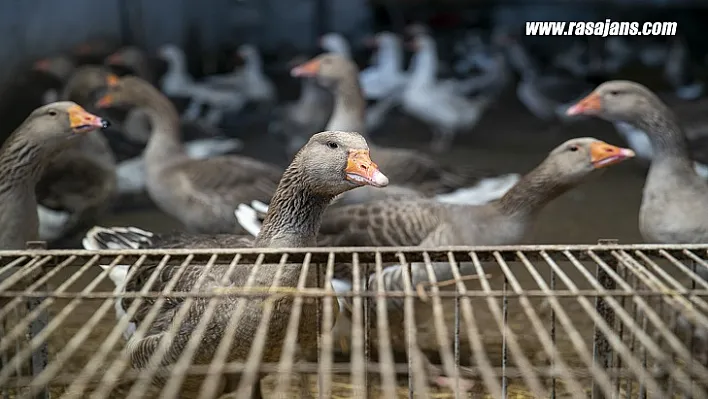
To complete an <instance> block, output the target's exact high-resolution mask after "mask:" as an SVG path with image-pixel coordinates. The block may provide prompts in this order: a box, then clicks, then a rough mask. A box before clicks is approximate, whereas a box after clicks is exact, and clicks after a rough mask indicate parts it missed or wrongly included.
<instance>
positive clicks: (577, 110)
mask: <svg viewBox="0 0 708 399" xmlns="http://www.w3.org/2000/svg"><path fill="white" fill-rule="evenodd" d="M582 112H583V109H582V107H581V106H580V105H579V104H575V105H573V106H572V107H570V108H568V109H567V110H566V111H565V114H566V115H568V116H575V115H580V114H581V113H582Z"/></svg>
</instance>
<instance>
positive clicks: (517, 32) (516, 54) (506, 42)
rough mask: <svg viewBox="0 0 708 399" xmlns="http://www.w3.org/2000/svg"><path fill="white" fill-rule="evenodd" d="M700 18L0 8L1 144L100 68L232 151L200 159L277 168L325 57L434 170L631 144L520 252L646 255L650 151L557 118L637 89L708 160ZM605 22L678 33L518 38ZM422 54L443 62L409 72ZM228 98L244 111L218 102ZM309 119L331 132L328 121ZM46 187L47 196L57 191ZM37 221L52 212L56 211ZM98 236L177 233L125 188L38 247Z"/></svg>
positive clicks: (636, 12)
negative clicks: (590, 248)
mask: <svg viewBox="0 0 708 399" xmlns="http://www.w3.org/2000/svg"><path fill="white" fill-rule="evenodd" d="M707 16H708V3H704V2H688V1H666V0H663V1H662V0H656V1H653V2H652V1H647V0H643V1H630V0H618V1H615V2H599V1H583V2H580V1H573V2H570V1H568V2H561V1H558V2H549V1H543V2H536V1H515V2H511V1H505V2H495V1H453V0H450V1H442V0H437V1H422V0H420V1H418V0H407V1H394V0H387V1H373V0H370V1H368V0H199V1H197V0H64V1H61V2H57V1H51V0H21V1H20V0H12V1H5V2H2V3H0V37H2V38H3V40H4V43H3V46H0V59H1V60H2V66H1V67H0V84H1V85H2V87H3V90H2V91H1V92H0V93H1V94H0V126H1V127H2V128H1V130H0V131H1V132H2V134H3V138H6V137H7V136H8V135H9V134H10V133H11V132H12V131H13V130H14V129H15V128H16V127H17V126H18V125H19V124H20V123H21V122H22V121H23V120H24V118H25V117H26V116H27V115H28V114H29V113H30V112H31V111H32V110H33V109H34V108H36V107H38V106H40V105H42V104H44V103H46V102H49V101H54V100H57V99H59V98H61V97H62V92H63V90H64V89H65V87H64V86H65V85H66V83H67V82H68V81H69V80H70V78H71V76H72V74H73V72H74V71H75V69H76V68H77V67H79V66H81V65H86V64H95V65H102V66H105V67H106V68H110V70H111V71H113V72H114V73H116V74H118V75H125V74H137V75H138V76H141V77H143V78H144V79H146V80H149V81H151V82H153V83H154V84H155V85H156V86H157V87H159V88H160V89H161V90H162V91H163V92H164V93H165V94H166V95H168V96H169V97H170V99H172V100H173V101H174V103H175V104H176V105H177V108H178V110H179V111H180V113H181V114H182V117H183V120H187V121H190V122H194V123H196V124H198V125H199V126H201V130H200V131H202V132H204V131H206V132H208V133H205V135H206V136H209V137H221V138H224V139H225V140H226V141H220V142H219V144H218V145H217V146H216V148H215V147H214V146H213V145H211V146H210V145H206V146H203V147H196V146H195V149H194V151H195V152H194V153H193V155H194V156H199V157H208V156H214V155H220V154H222V153H239V154H244V155H248V156H250V157H254V158H257V159H260V160H264V161H267V162H270V163H273V164H277V165H280V166H285V165H287V164H288V163H289V160H290V159H291V156H292V154H293V151H294V150H296V149H297V148H299V146H300V145H301V144H302V143H303V140H306V139H307V137H309V135H311V134H312V133H313V131H311V130H308V129H300V130H299V131H298V129H295V128H293V125H294V123H295V122H293V120H292V117H293V112H289V110H292V109H294V108H292V106H293V105H294V104H297V103H298V102H303V101H305V99H304V97H305V96H304V95H303V94H304V93H301V92H302V91H303V90H302V87H304V85H303V83H302V80H301V79H298V78H295V77H292V76H291V73H290V71H291V69H292V68H293V67H294V66H296V65H298V64H300V63H302V62H305V61H307V60H308V59H310V58H311V57H313V56H315V55H317V54H319V53H322V52H339V53H342V54H346V55H347V56H349V57H352V58H353V59H354V60H355V61H356V62H357V64H358V66H359V68H360V70H361V71H362V72H361V74H360V76H359V78H360V83H361V85H362V90H363V92H364V94H365V97H366V99H367V104H368V111H367V128H368V134H369V137H370V139H371V140H373V141H375V142H376V143H377V144H378V143H380V144H383V145H387V146H397V147H405V148H416V149H419V150H421V151H424V152H425V153H428V154H431V155H432V156H433V157H435V158H437V159H439V160H441V162H446V163H451V164H459V165H465V166H466V167H467V166H468V167H470V168H476V169H479V170H484V171H492V172H493V173H499V174H502V173H509V172H514V173H521V174H523V173H526V172H528V171H529V170H530V169H531V168H533V167H534V166H535V165H537V164H538V163H539V162H540V161H541V160H542V159H543V158H544V157H545V156H546V155H547V154H548V152H549V151H550V150H551V149H553V148H554V147H555V146H557V145H558V144H560V143H561V142H563V141H565V140H567V139H569V138H573V137H583V136H593V137H597V138H600V139H603V140H605V141H607V142H609V143H611V144H616V145H620V146H632V148H634V149H635V151H637V153H638V154H639V155H640V156H639V157H637V160H636V161H632V162H627V163H626V164H623V165H619V166H617V167H613V168H612V170H609V171H607V173H605V174H604V175H603V176H602V177H600V178H599V179H596V181H593V182H592V183H590V184H587V185H584V186H582V187H580V188H579V189H578V190H575V191H573V192H571V193H569V194H567V195H566V196H564V197H563V198H561V199H560V200H558V201H555V202H553V203H552V204H551V205H550V206H549V207H548V208H547V209H546V210H544V214H543V218H544V222H543V223H538V227H537V231H536V232H535V234H534V235H533V237H531V238H530V240H531V241H532V242H535V243H593V242H595V241H596V240H597V239H598V238H617V239H619V240H620V242H623V243H628V242H638V241H640V237H639V234H638V231H637V213H638V204H639V200H640V196H641V188H642V185H643V182H644V176H645V173H646V166H647V161H648V160H649V159H650V157H651V154H650V149H649V150H646V146H647V143H646V139H645V138H644V137H642V135H641V133H637V132H632V131H631V129H628V128H627V127H623V126H612V125H610V124H608V123H605V122H602V121H598V120H583V119H581V120H576V119H569V118H566V117H565V114H564V109H565V107H567V106H568V105H569V104H571V103H572V102H573V101H575V100H577V99H579V98H581V97H582V96H583V95H584V94H587V93H588V92H589V90H591V89H592V88H593V87H594V86H596V85H597V84H598V83H601V82H603V81H605V80H610V79H631V80H636V81H639V82H641V83H643V84H645V85H647V86H649V87H650V88H652V89H653V90H656V91H657V93H659V94H660V96H662V98H664V99H665V101H666V102H667V103H668V104H669V105H670V106H671V107H672V108H673V109H674V110H675V111H676V112H677V113H678V114H679V117H680V118H681V121H682V123H684V124H685V126H684V127H685V129H686V130H687V134H688V135H689V137H690V138H691V147H692V151H694V156H695V159H696V161H697V162H699V163H702V162H703V161H706V162H708V151H704V150H703V149H704V148H705V149H706V150H708V146H707V145H706V144H708V141H706V140H702V138H703V137H704V136H707V137H708V112H706V111H708V102H705V97H704V94H705V90H704V86H703V85H704V83H703V81H704V78H705V70H706V55H707V54H708V45H707V44H706V41H705V35H706V30H705V29H706V28H705V26H706V24H705V21H706V20H708V19H707V18H706V17H707ZM605 18H611V19H612V20H614V21H639V22H643V21H675V22H677V23H678V34H677V35H676V36H657V37H606V38H603V37H574V36H563V37H551V36H546V37H543V36H535V37H527V36H525V34H524V22H526V21H578V20H580V21H598V20H605ZM381 32H388V33H387V34H383V35H381ZM416 35H425V36H426V37H430V38H431V39H432V43H433V45H432V46H430V45H421V43H420V42H414V41H411V39H412V38H413V37H414V36H416ZM392 38H393V39H392ZM416 52H419V53H421V57H422V53H423V52H425V53H426V54H428V55H431V57H429V58H428V60H431V59H434V60H436V62H432V63H431V62H428V63H427V64H426V65H427V66H425V67H424V66H422V64H421V65H419V66H417V67H416V65H415V64H416V63H415V62H414V61H413V58H414V55H415V54H416ZM416 68H418V69H422V68H427V69H426V72H425V73H427V74H428V75H430V76H432V78H431V79H432V80H430V81H429V82H428V83H427V86H425V87H426V88H425V89H423V90H418V91H417V92H415V93H414V92H413V91H410V90H407V89H406V88H407V87H408V86H407V85H409V84H410V82H411V81H412V80H413V76H414V74H413V72H418V71H416ZM418 73H419V74H423V72H418ZM170 76H171V77H170ZM184 77H187V78H188V80H187V81H188V82H190V83H189V84H185V83H184V82H185V80H184V79H183V78H184ZM180 79H182V80H180ZM230 79H231V80H230ZM216 82H220V84H216ZM229 84H232V86H229ZM426 90H427V91H426ZM427 92H430V93H432V92H435V93H436V96H437V97H435V98H444V99H445V101H434V102H431V103H430V104H428V105H427V106H424V107H420V106H419V107H413V106H410V103H411V101H414V100H415V99H416V97H415V96H418V97H417V98H418V100H419V102H418V104H419V105H420V103H421V102H423V101H424V100H425V99H426V94H425V93H427ZM225 93H226V94H225ZM405 93H408V94H405ZM404 94H405V95H404ZM224 95H226V96H230V97H229V98H231V99H233V98H232V97H233V96H236V97H235V98H236V100H234V101H222V100H223V98H224ZM431 97H432V96H431ZM450 104H455V106H454V107H453V106H452V105H450ZM460 104H461V105H462V106H460ZM82 105H84V104H82ZM90 105H91V104H88V105H86V106H87V108H88V107H89V106H90ZM421 108H423V110H421ZM451 110H453V111H454V112H451ZM438 111H439V112H438ZM319 112H320V113H324V114H325V119H324V120H325V121H326V118H327V117H328V116H327V115H328V113H329V112H331V111H330V110H328V109H324V108H322V109H319ZM460 114H465V115H467V116H469V115H473V116H472V117H465V118H462V117H461V116H460ZM295 115H300V116H303V114H302V113H298V112H295ZM440 115H442V116H440ZM321 116H322V115H319V117H320V119H321ZM317 117H318V115H315V116H313V118H315V119H316V118H317ZM436 117H437V119H436ZM446 118H447V119H446ZM109 119H110V117H109ZM460 119H464V121H463V122H460V123H456V122H455V121H459V120H460ZM450 120H451V121H452V122H450ZM446 121H447V122H449V123H447V124H446ZM315 125H316V123H315ZM323 127H324V125H322V127H320V128H319V130H321V129H322V128H323ZM129 133H130V132H127V133H126V132H125V131H124V132H112V133H111V134H107V139H108V141H109V142H110V145H111V149H112V151H113V152H114V153H115V158H116V159H115V161H116V164H117V167H118V169H119V170H118V178H119V191H120V190H121V187H123V186H121V184H122V183H121V182H120V179H122V178H126V177H125V176H126V175H129V174H130V173H131V172H130V170H132V169H129V166H130V162H129V161H131V160H134V159H135V158H136V157H139V156H140V153H141V151H142V148H144V145H145V142H146V141H147V138H146V137H142V138H140V137H131V135H130V134H129ZM703 133H705V134H703ZM183 136H185V137H183V138H184V139H185V140H188V139H190V138H189V137H186V133H185V132H183ZM200 137H201V136H199V135H197V138H200ZM441 137H443V138H444V139H441ZM230 139H233V140H230ZM374 160H375V159H374ZM121 167H124V169H120V168H121ZM384 172H385V171H384ZM47 179H49V180H50V181H49V182H48V183H47V184H50V185H51V184H52V183H53V182H52V181H51V179H58V178H57V177H48V178H47ZM127 179H128V180H129V178H127ZM45 183H46V182H45ZM126 184H128V183H126ZM40 200H41V198H40ZM40 202H41V201H40ZM43 205H44V206H46V207H47V208H50V210H53V211H57V212H61V211H62V209H61V205H57V204H54V205H52V204H50V203H45V204H43ZM93 223H100V224H103V225H135V226H139V227H144V228H148V229H150V230H153V231H169V230H173V229H178V228H180V225H179V224H177V223H176V222H175V221H174V220H172V219H171V218H170V217H168V216H166V215H165V214H164V213H162V212H161V211H159V210H158V209H157V208H156V207H155V206H154V205H152V204H151V202H150V201H149V199H146V197H145V195H144V191H140V190H132V191H131V190H130V189H126V190H125V192H119V195H118V196H117V198H116V199H115V200H112V201H111V203H110V211H109V212H105V213H101V215H100V217H96V218H93V219H90V218H89V219H88V220H86V221H83V222H82V224H81V226H79V225H77V226H72V228H62V229H60V231H58V232H45V237H46V238H48V239H49V241H50V242H51V243H52V246H56V247H63V246H67V247H76V246H77V243H78V240H79V238H80V237H81V236H82V234H83V232H84V231H85V228H86V226H89V225H91V224H93Z"/></svg>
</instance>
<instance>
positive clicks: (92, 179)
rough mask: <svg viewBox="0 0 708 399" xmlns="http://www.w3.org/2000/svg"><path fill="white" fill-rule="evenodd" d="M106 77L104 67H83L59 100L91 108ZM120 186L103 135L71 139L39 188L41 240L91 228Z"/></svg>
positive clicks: (52, 164)
mask: <svg viewBox="0 0 708 399" xmlns="http://www.w3.org/2000/svg"><path fill="white" fill-rule="evenodd" d="M107 76H108V73H107V71H105V70H104V69H103V68H101V67H97V66H83V67H79V68H78V69H77V70H76V71H75V72H74V73H73V74H72V75H71V77H70V78H69V80H68V82H67V84H66V85H65V87H64V89H63V92H62V94H61V96H60V97H61V99H62V100H64V101H71V102H73V103H77V104H79V105H87V104H88V106H87V107H86V108H89V109H91V105H92V102H93V98H94V97H93V95H94V94H95V92H96V90H99V89H100V88H102V87H104V85H105V79H106V78H107ZM116 186H117V183H116V160H115V157H114V155H113V152H112V151H111V148H110V146H109V144H108V141H107V140H106V138H105V136H104V135H103V134H102V133H101V132H95V133H94V134H90V135H85V136H82V137H78V138H77V139H75V140H72V143H71V145H70V146H67V147H66V148H65V149H64V151H63V152H62V153H61V154H60V155H58V156H56V157H54V158H52V160H51V161H50V164H49V167H48V168H47V169H46V172H45V173H44V174H43V175H42V177H41V179H40V181H39V182H38V183H37V186H36V187H37V189H36V195H37V200H38V201H39V205H38V206H37V213H38V216H39V227H40V228H39V232H40V234H39V236H40V238H41V239H42V240H44V241H49V242H54V241H56V240H58V239H60V238H62V237H64V236H66V235H67V234H68V233H70V232H71V231H72V230H74V229H75V228H80V227H82V226H84V225H85V224H87V223H93V222H94V221H95V220H96V218H98V217H100V215H102V214H103V212H105V211H106V210H107V209H108V207H109V205H110V203H111V200H112V199H113V198H114V196H115V195H116ZM89 226H90V224H89Z"/></svg>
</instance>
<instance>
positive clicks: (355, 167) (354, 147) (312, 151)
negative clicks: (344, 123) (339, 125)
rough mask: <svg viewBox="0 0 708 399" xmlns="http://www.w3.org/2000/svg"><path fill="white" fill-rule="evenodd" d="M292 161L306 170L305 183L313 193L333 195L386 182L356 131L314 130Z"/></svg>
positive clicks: (379, 185) (377, 185)
mask: <svg viewBox="0 0 708 399" xmlns="http://www.w3.org/2000/svg"><path fill="white" fill-rule="evenodd" d="M293 165H294V166H295V167H296V168H298V169H300V170H303V171H306V179H305V184H306V185H307V186H309V187H308V188H309V189H310V191H311V192H313V193H315V194H320V195H327V196H336V195H339V194H341V193H344V192H346V191H349V190H351V189H354V188H356V187H361V186H365V185H369V186H373V187H385V186H387V185H388V178H387V177H386V176H385V175H384V174H383V173H381V171H380V170H379V168H378V166H377V165H376V164H375V163H374V162H373V161H372V160H371V158H370V156H369V146H368V144H367V143H366V140H365V139H364V137H362V136H361V135H360V134H359V133H354V132H340V131H326V132H321V133H317V134H315V135H313V136H312V137H311V138H310V140H309V141H308V142H307V144H305V146H303V148H302V149H301V150H300V151H299V152H298V153H297V154H296V155H295V158H294V160H293Z"/></svg>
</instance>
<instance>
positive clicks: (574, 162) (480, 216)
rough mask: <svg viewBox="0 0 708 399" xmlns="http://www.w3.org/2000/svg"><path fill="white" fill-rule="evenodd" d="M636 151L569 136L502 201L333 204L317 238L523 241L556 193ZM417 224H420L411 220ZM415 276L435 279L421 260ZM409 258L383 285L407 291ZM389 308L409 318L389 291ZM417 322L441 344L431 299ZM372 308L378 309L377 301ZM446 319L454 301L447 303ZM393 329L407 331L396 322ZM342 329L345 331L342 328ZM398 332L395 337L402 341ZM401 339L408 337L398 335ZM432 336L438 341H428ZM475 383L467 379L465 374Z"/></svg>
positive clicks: (345, 284) (344, 275) (343, 301)
mask: <svg viewBox="0 0 708 399" xmlns="http://www.w3.org/2000/svg"><path fill="white" fill-rule="evenodd" d="M633 156H634V153H633V152H632V150H630V149H624V148H619V147H615V146H612V145H609V144H607V143H604V142H602V141H600V140H597V139H595V138H591V137H585V138H577V139H571V140H568V141H566V142H564V143H562V144H561V145H560V146H558V147H556V148H555V149H554V150H552V151H551V152H550V154H549V155H548V157H547V158H546V159H545V160H544V161H543V162H541V164H540V165H539V166H538V167H536V168H535V169H534V170H532V171H531V172H529V173H528V174H526V176H524V177H523V178H522V179H521V181H519V182H518V183H517V184H516V185H515V186H514V187H513V188H512V189H511V190H509V191H508V192H507V193H506V194H505V195H504V196H503V197H502V198H500V199H499V200H497V201H494V202H491V203H488V204H485V205H477V206H473V205H450V204H440V203H438V202H435V201H431V200H407V201H378V202H372V203H369V204H362V205H352V206H346V207H341V208H330V209H329V210H328V211H327V212H326V213H325V215H324V217H323V223H322V226H321V227H320V236H319V238H318V244H320V245H322V246H420V247H422V248H426V249H427V248H436V247H440V246H455V245H472V246H478V245H479V246H483V245H518V244H521V243H522V242H523V240H524V238H525V236H526V235H527V233H528V232H529V231H530V229H531V227H532V225H533V224H534V223H535V220H536V219H537V217H538V214H539V213H540V211H541V210H542V209H543V208H544V207H545V205H546V204H548V203H549V202H550V201H552V200H553V199H555V198H556V197H558V196H560V195H562V194H563V193H564V192H566V191H568V190H570V189H572V188H573V187H575V186H577V185H579V184H581V183H583V182H584V181H586V180H587V179H588V178H589V177H590V176H592V175H595V174H597V173H598V171H599V170H602V169H604V168H606V167H608V166H610V165H614V164H616V163H619V162H621V161H623V160H626V159H628V158H631V157H633ZM413 226H415V227H413ZM460 268H461V269H460V272H461V273H462V274H463V275H470V274H475V272H474V270H475V268H474V265H473V264H470V263H469V262H463V263H462V264H460ZM410 273H411V276H412V284H413V286H414V287H417V286H418V285H419V284H421V283H426V282H429V280H428V274H427V270H426V266H425V264H423V263H413V264H411V269H410ZM434 273H435V279H436V281H438V282H440V281H447V280H452V279H453V278H454V275H453V274H452V270H451V267H450V265H449V264H448V263H446V262H434ZM403 276H404V274H403V266H402V265H389V266H387V267H385V269H384V270H383V276H382V278H383V289H384V290H385V291H389V292H390V291H403V287H404V281H403V278H404V277H403ZM335 277H336V278H337V281H338V284H337V285H335V290H336V292H337V293H340V294H341V293H346V292H348V291H351V289H352V283H351V268H348V267H345V265H335ZM365 278H366V279H367V280H368V286H367V285H362V286H364V287H368V290H370V291H371V292H377V289H378V284H377V280H376V277H375V276H373V275H372V276H367V277H365ZM351 307H352V304H351V303H350V301H349V297H346V298H343V297H340V319H339V320H338V327H339V326H345V325H346V323H347V320H349V315H350V314H351ZM386 308H387V313H388V317H389V319H388V320H390V323H391V325H392V326H398V325H401V326H402V325H403V324H402V323H403V300H402V299H400V298H388V300H387V306H386ZM415 309H416V310H415V314H416V325H417V328H416V329H417V331H418V333H419V334H423V335H425V334H427V338H421V339H420V340H419V342H422V343H423V346H424V348H423V349H427V350H430V351H437V350H438V347H437V342H438V341H437V339H436V338H430V337H431V334H434V331H431V329H430V326H431V325H432V313H431V308H430V306H429V304H423V303H420V302H419V303H417V304H416V308H415ZM372 310H374V309H372ZM444 314H445V315H446V319H447V320H452V315H454V309H452V308H451V307H449V306H446V307H445V308H444ZM392 331H402V330H400V329H398V328H396V327H394V328H392ZM338 334H339V335H338ZM347 334H348V332H347V331H346V329H343V328H340V329H336V330H335V342H337V341H342V340H345V339H346V335H347ZM397 338H403V337H402V336H401V337H394V342H397V341H398V340H397ZM399 342H403V341H399ZM427 342H430V343H431V344H432V346H429V347H425V343H427ZM431 376H433V377H435V379H434V382H435V383H436V384H438V385H441V386H448V387H450V388H452V389H454V388H455V386H456V385H457V384H458V381H456V380H454V379H450V378H449V377H445V376H441V375H435V374H431ZM459 384H460V386H461V387H463V388H464V387H467V388H469V387H470V386H471V385H472V384H471V382H469V381H464V380H463V381H459Z"/></svg>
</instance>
